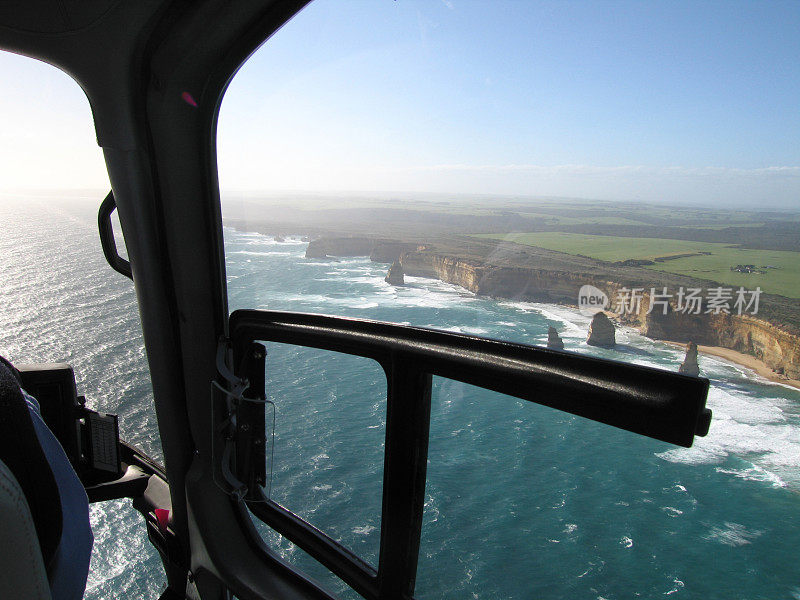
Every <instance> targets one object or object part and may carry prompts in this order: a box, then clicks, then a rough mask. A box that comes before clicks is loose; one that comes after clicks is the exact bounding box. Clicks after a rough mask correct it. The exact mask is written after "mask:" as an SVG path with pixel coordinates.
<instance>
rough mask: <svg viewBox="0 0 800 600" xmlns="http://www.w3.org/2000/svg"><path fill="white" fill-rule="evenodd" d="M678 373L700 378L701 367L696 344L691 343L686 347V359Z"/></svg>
mask: <svg viewBox="0 0 800 600" xmlns="http://www.w3.org/2000/svg"><path fill="white" fill-rule="evenodd" d="M678 373H683V374H684V375H692V376H694V377H699V376H700V365H698V364H697V344H695V343H694V342H689V345H688V346H686V358H684V359H683V362H682V363H681V366H680V367H678Z"/></svg>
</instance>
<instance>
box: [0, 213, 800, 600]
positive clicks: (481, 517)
mask: <svg viewBox="0 0 800 600" xmlns="http://www.w3.org/2000/svg"><path fill="white" fill-rule="evenodd" d="M94 210H95V206H94V204H93V205H92V206H91V207H90V208H85V207H66V206H62V205H53V204H50V203H35V202H30V201H26V202H20V203H18V204H17V203H14V204H0V229H2V235H0V284H1V285H0V306H2V309H0V354H3V355H5V356H7V357H8V358H10V359H11V360H12V361H16V362H34V361H39V362H44V361H55V360H65V361H68V362H70V363H72V365H73V366H74V367H75V371H76V375H77V377H78V387H79V393H83V394H85V395H86V396H87V398H88V401H89V404H90V406H92V407H94V408H98V409H100V410H104V411H109V412H118V413H119V414H120V420H121V431H122V434H123V436H124V437H125V438H127V439H129V440H130V441H132V442H134V443H135V444H137V445H139V446H140V447H142V448H143V449H144V450H145V451H146V452H148V453H150V454H152V455H154V456H156V457H158V458H160V448H159V443H158V436H157V428H156V423H155V419H154V415H153V410H152V396H151V392H150V386H149V380H148V376H147V368H146V361H145V357H144V352H143V349H142V345H141V335H140V328H139V322H138V312H137V310H136V305H135V297H134V294H133V288H132V285H131V284H130V282H129V281H127V280H126V279H124V278H123V277H121V276H119V275H118V274H116V273H114V272H113V271H111V269H110V268H109V267H108V266H107V265H106V264H105V262H104V259H103V258H102V254H101V252H100V249H99V243H98V241H97V234H96V223H95V216H94V215H95V213H94ZM225 235H226V246H227V248H226V250H227V269H228V279H229V298H230V304H231V309H235V308H244V307H247V308H270V309H278V310H289V309H291V310H297V311H304V312H322V313H328V314H340V315H347V316H357V317H364V318H370V319H377V320H387V321H394V322H403V323H410V324H413V325H419V326H427V327H440V328H444V329H449V330H453V331H461V332H464V333H469V334H475V335H485V336H490V337H499V338H503V339H510V340H514V341H521V342H526V343H534V344H542V343H544V341H545V340H546V332H547V327H548V326H549V325H553V326H555V327H556V328H557V329H558V330H559V331H560V334H561V336H562V338H563V339H564V342H565V344H566V348H567V349H568V350H574V351H578V352H583V353H589V354H593V355H597V356H603V357H606V358H611V359H614V360H623V361H628V362H635V363H639V364H646V365H651V366H661V367H663V368H667V369H670V370H675V369H677V366H678V364H679V363H680V360H681V358H682V353H681V352H680V351H678V350H676V349H673V348H671V347H669V346H666V345H664V344H661V343H657V342H653V341H651V340H649V339H647V338H644V337H642V336H640V335H639V334H637V333H636V332H634V331H632V330H624V329H623V330H620V331H618V341H620V342H621V343H622V344H623V345H622V347H621V349H618V350H603V349H597V348H590V347H588V346H586V345H585V344H584V343H583V342H584V339H585V332H586V327H587V326H588V319H586V318H585V317H582V316H581V315H580V314H579V313H578V312H577V311H575V310H573V309H570V308H567V307H556V306H550V305H540V304H531V303H525V302H518V301H514V300H508V301H495V300H492V299H487V298H479V297H476V296H474V295H473V294H471V293H469V292H467V291H465V290H463V289H461V288H458V287H456V286H452V285H447V284H443V283H441V282H438V281H433V280H426V279H421V278H407V285H406V286H404V287H402V288H395V287H391V286H389V285H388V284H386V283H385V282H384V281H383V277H384V275H385V272H386V268H387V266H388V265H382V264H376V263H371V262H369V260H368V259H366V258H348V259H343V260H339V261H320V260H311V259H306V258H304V253H305V247H306V245H305V243H304V242H302V241H301V239H300V238H299V237H293V238H287V239H286V241H284V242H276V241H275V240H274V239H272V238H270V237H267V236H263V235H260V234H255V233H245V232H237V231H234V230H232V229H226V230H225ZM700 365H701V369H702V370H703V373H704V375H706V376H708V377H709V378H710V379H711V380H712V390H711V394H710V398H709V406H710V407H711V408H712V410H713V411H714V421H713V423H712V426H711V431H710V434H709V436H708V437H707V438H700V439H698V440H697V441H696V443H695V446H694V448H692V449H676V448H672V447H669V446H668V445H666V444H663V443H659V442H654V441H651V440H647V439H645V438H641V437H639V436H635V435H633V434H630V433H627V432H622V431H617V430H614V429H612V428H609V427H606V426H603V425H599V424H594V423H590V422H588V421H585V420H582V419H579V418H576V417H572V416H569V415H565V414H562V413H558V412H556V411H553V410H550V409H546V408H542V407H538V406H535V405H532V404H529V403H523V402H520V401H517V400H514V399H511V398H508V397H503V396H500V395H497V394H490V393H486V392H482V391H479V390H476V389H474V388H470V387H468V386H463V385H461V384H457V383H454V382H451V381H447V380H440V379H437V380H436V381H435V385H434V398H433V409H432V426H431V448H430V462H429V469H428V485H427V489H426V495H427V499H426V507H425V519H424V529H423V541H422V549H421V554H420V567H419V576H418V583H417V597H420V598H448V599H450V598H452V599H460V598H482V599H491V598H563V597H570V598H597V599H600V598H606V599H611V598H620V599H626V598H633V597H642V598H656V597H663V596H669V597H671V598H719V599H729V598H800V575H799V574H798V573H799V570H798V568H797V565H796V560H795V559H796V556H797V548H798V547H800V520H799V519H798V514H800V513H799V511H798V509H800V496H798V491H800V473H799V472H798V465H800V393H798V392H797V391H795V390H792V389H789V388H786V387H784V386H780V385H776V384H771V383H768V382H765V381H763V380H761V379H759V378H757V377H756V376H755V375H753V374H752V373H750V372H747V371H746V370H744V369H742V368H740V367H737V366H734V365H731V364H730V363H726V362H724V361H721V360H717V359H712V358H709V357H705V356H701V359H700ZM267 372H268V386H269V389H268V393H269V396H270V399H272V400H274V401H275V403H276V405H277V413H276V428H275V454H274V469H273V478H272V497H273V498H274V499H276V500H278V501H279V502H282V503H284V504H285V505H286V506H287V507H288V508H290V509H291V510H294V511H295V512H297V513H299V514H301V515H302V516H303V517H305V518H307V519H309V520H310V521H311V522H312V523H313V524H315V525H317V526H318V527H320V528H321V529H323V530H324V531H326V532H328V533H329V534H331V535H333V536H334V537H336V538H337V539H340V540H341V541H342V542H343V543H344V544H345V545H347V546H349V547H351V548H353V549H354V550H355V551H357V552H358V553H359V554H362V555H363V556H364V557H365V558H366V559H367V560H369V561H370V562H372V563H373V564H375V563H376V558H377V540H378V536H379V531H380V514H379V510H380V485H381V480H382V451H383V448H382V439H383V426H384V417H385V410H384V404H383V403H384V400H385V380H384V378H383V375H382V373H381V371H380V369H379V368H378V367H377V365H375V364H374V363H371V362H370V361H368V360H365V359H354V358H342V357H337V356H335V355H331V354H330V353H323V352H319V351H311V350H306V349H301V348H297V347H293V346H283V345H270V347H269V356H268V362H267ZM125 504H126V503H123V502H113V503H105V504H98V505H94V506H93V507H92V522H93V527H94V533H95V539H96V541H95V549H94V557H93V563H92V573H91V576H90V581H89V586H88V590H87V595H86V597H87V598H91V599H99V598H136V597H157V594H158V592H159V590H160V588H161V585H162V582H163V573H162V571H161V567H160V561H159V560H158V558H157V556H156V553H155V551H154V550H153V549H152V547H151V546H150V545H149V543H148V542H147V540H146V535H145V531H144V527H143V525H142V520H141V518H140V517H139V515H138V514H137V513H135V512H134V511H133V510H132V509H130V508H128V507H127V506H126V505H125ZM268 539H269V540H270V541H272V542H273V543H276V544H278V545H279V546H280V548H281V549H282V551H283V552H284V554H285V556H287V558H289V559H290V560H293V561H297V562H299V563H300V564H301V565H303V566H308V561H307V560H306V559H304V558H303V557H302V556H301V552H300V551H298V550H297V549H296V548H294V546H292V545H291V544H289V543H288V542H287V541H286V540H283V539H279V538H277V536H274V535H269V536H268ZM309 569H310V571H311V572H312V573H314V575H315V576H319V578H320V580H322V581H323V582H324V583H325V584H326V585H330V586H332V588H333V589H334V590H335V591H337V592H339V591H341V588H340V587H339V586H338V584H337V583H336V582H335V581H330V580H328V579H326V578H324V576H323V575H321V574H320V572H319V570H318V569H315V568H313V567H309ZM344 595H345V596H348V595H353V594H348V593H345V594H344Z"/></svg>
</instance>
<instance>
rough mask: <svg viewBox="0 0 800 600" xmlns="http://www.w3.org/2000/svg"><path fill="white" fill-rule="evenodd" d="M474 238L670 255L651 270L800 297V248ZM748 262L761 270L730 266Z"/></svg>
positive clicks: (620, 254)
mask: <svg viewBox="0 0 800 600" xmlns="http://www.w3.org/2000/svg"><path fill="white" fill-rule="evenodd" d="M476 237H481V238H489V239H496V240H503V241H506V242H514V243H517V244H522V245H526V246H534V247H538V248H546V249H548V250H555V251H557V252H565V253H567V254H574V255H579V256H587V257H590V258H595V259H598V260H603V261H607V262H622V261H625V260H630V259H638V260H655V259H657V258H666V259H667V260H662V261H659V262H656V263H655V264H654V265H649V266H648V267H647V268H649V269H651V270H653V271H666V272H669V273H676V274H681V275H688V276H690V277H694V278H697V279H710V280H712V281H716V282H719V283H721V284H725V285H729V286H735V287H738V286H744V287H746V288H755V287H760V288H761V289H762V290H763V291H764V292H767V293H771V294H779V295H781V296H786V297H789V298H800V252H790V251H781V250H754V249H749V248H741V247H738V246H736V245H733V244H725V243H714V242H698V241H688V240H674V239H659V238H637V237H620V236H605V235H586V234H577V233H565V232H557V231H556V232H553V231H548V232H537V233H510V234H485V235H478V236H476ZM684 255H690V256H684ZM671 257H673V258H671ZM746 264H751V265H755V266H756V269H757V270H758V271H759V272H758V273H738V272H734V271H731V267H735V266H736V265H746ZM653 284H654V285H658V278H657V276H654V281H653Z"/></svg>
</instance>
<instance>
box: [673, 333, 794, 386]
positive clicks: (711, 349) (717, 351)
mask: <svg viewBox="0 0 800 600" xmlns="http://www.w3.org/2000/svg"><path fill="white" fill-rule="evenodd" d="M657 341H661V342H664V343H665V344H669V345H670V346H673V347H675V348H680V349H681V350H686V344H681V343H680V342H670V341H666V340H657ZM697 351H698V352H700V353H702V354H707V355H709V356H714V357H716V358H722V359H725V360H727V361H728V362H732V363H734V364H737V365H739V366H740V367H745V368H747V369H750V370H751V371H755V372H756V373H757V374H758V375H760V376H761V377H763V378H764V379H767V380H769V381H771V382H772V383H780V384H783V385H788V386H789V387H793V388H795V389H798V390H800V380H797V379H790V378H788V377H786V376H785V375H779V374H778V373H775V372H774V371H773V370H772V369H770V368H769V367H768V366H767V365H765V364H764V363H763V362H761V361H760V360H758V359H757V358H756V357H755V356H750V355H749V354H743V353H741V352H737V351H736V350H731V349H730V348H723V347H721V346H699V345H698V346H697ZM701 374H702V366H701Z"/></svg>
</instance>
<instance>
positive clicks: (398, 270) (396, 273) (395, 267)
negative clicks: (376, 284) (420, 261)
mask: <svg viewBox="0 0 800 600" xmlns="http://www.w3.org/2000/svg"><path fill="white" fill-rule="evenodd" d="M384 281H385V282H386V283H390V284H392V285H403V284H404V283H405V279H404V278H403V267H402V266H401V265H400V263H399V262H398V261H394V262H393V263H392V266H391V267H389V272H388V273H387V274H386V277H384Z"/></svg>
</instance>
